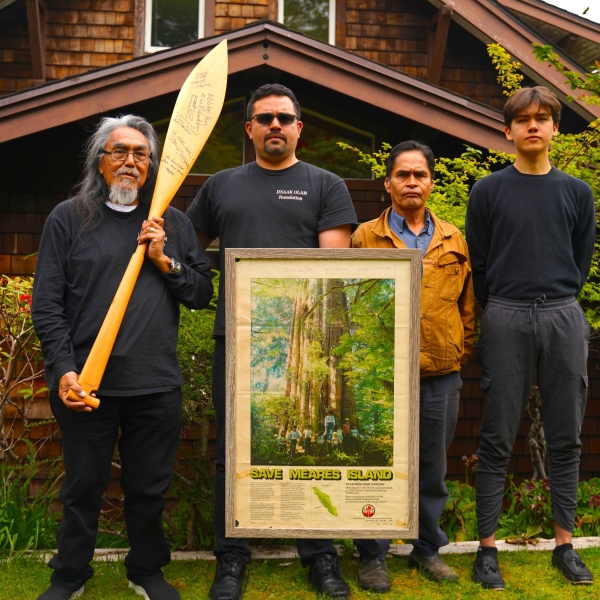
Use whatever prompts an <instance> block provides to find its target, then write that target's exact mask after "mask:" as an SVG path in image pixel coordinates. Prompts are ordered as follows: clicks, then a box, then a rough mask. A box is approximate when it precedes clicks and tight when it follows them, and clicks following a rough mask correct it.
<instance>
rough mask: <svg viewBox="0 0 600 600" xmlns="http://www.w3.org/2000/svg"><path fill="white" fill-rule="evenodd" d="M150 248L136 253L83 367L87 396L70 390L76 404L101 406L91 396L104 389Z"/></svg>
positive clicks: (81, 382) (82, 383) (82, 382)
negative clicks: (115, 347) (100, 388)
mask: <svg viewBox="0 0 600 600" xmlns="http://www.w3.org/2000/svg"><path fill="white" fill-rule="evenodd" d="M147 248H148V245H147V244H140V245H139V246H138V247H137V249H136V251H135V252H134V253H133V256H132V257H131V260H130V261H129V265H127V270H126V271H125V274H124V275H123V279H122V280H121V283H120V284H119V287H118V289H117V292H116V294H115V297H114V298H113V301H112V302H111V304H110V308H109V309H108V313H107V314H106V317H105V318H104V322H103V323H102V327H100V331H99V332H98V336H97V337H96V341H95V342H94V345H93V346H92V349H91V350H90V353H89V355H88V358H87V360H86V361H85V365H83V369H82V370H81V373H80V375H79V380H78V383H79V385H80V386H81V387H82V388H83V390H84V391H85V393H86V394H87V396H85V397H84V398H81V397H80V396H78V395H77V394H76V393H75V392H73V390H69V393H68V394H67V398H68V399H69V400H71V401H72V402H85V403H86V404H87V405H88V406H91V407H92V408H98V406H99V405H100V401H99V400H98V398H94V397H93V396H90V394H91V393H92V392H95V391H96V390H97V389H98V388H99V387H100V382H101V381H102V376H103V375H104V371H105V370H106V365H107V364H108V359H109V358H110V354H111V352H112V349H113V346H114V345H115V340H116V339H117V334H118V333H119V329H120V327H121V323H122V322H123V317H124V316H125V311H126V310H127V306H128V304H129V300H130V299H131V294H132V293H133V288H134V287H135V283H136V281H137V279H138V276H139V274H140V271H141V269H142V265H143V264H144V255H145V253H146V249H147Z"/></svg>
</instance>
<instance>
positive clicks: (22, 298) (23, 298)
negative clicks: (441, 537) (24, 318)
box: [19, 294, 31, 304]
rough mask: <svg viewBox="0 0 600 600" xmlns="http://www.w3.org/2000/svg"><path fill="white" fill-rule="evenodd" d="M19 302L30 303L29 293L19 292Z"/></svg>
mask: <svg viewBox="0 0 600 600" xmlns="http://www.w3.org/2000/svg"><path fill="white" fill-rule="evenodd" d="M19 302H27V304H31V295H30V294H21V295H20V296H19Z"/></svg>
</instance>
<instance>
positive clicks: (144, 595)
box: [129, 581, 150, 600]
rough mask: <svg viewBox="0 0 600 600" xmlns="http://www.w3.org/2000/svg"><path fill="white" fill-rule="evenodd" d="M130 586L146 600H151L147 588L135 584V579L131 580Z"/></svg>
mask: <svg viewBox="0 0 600 600" xmlns="http://www.w3.org/2000/svg"><path fill="white" fill-rule="evenodd" d="M129 587H130V588H131V589H132V590H133V591H134V592H135V593H136V594H139V595H140V596H142V597H143V598H144V600H150V598H149V597H148V594H146V590H145V589H144V588H143V587H142V586H141V585H135V583H133V581H130V582H129Z"/></svg>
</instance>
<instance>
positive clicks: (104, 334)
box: [67, 40, 227, 408]
mask: <svg viewBox="0 0 600 600" xmlns="http://www.w3.org/2000/svg"><path fill="white" fill-rule="evenodd" d="M226 86H227V40H223V41H222V42H221V43H220V44H219V45H218V46H216V47H215V48H213V49H212V50H211V51H210V52H209V53H208V54H207V55H206V56H205V57H204V58H203V59H202V60H201V61H200V63H199V64H198V66H197V67H196V68H195V69H194V70H193V71H192V72H191V73H190V75H189V77H188V78H187V79H186V80H185V83H184V84H183V86H182V88H181V91H180V92H179V96H177V102H176V103H175V108H174V109H173V115H172V117H171V122H170V123H169V129H168V131H167V138H166V140H165V144H164V148H163V153H162V157H161V160H160V166H159V168H158V174H157V177H156V188H155V189H154V195H153V196H152V204H151V205H150V212H149V214H148V218H151V217H161V216H162V214H163V213H164V212H165V210H166V209H167V207H168V206H169V204H170V203H171V200H172V199H173V196H175V194H176V192H177V190H178V189H179V187H180V186H181V184H182V183H183V180H184V179H185V177H186V175H187V174H188V173H189V170H190V169H191V167H192V165H193V164H194V162H195V160H196V158H198V155H199V154H200V151H201V150H202V148H203V147H204V144H205V143H206V140H207V139H208V136H209V135H210V134H211V132H212V130H213V128H214V126H215V123H216V122H217V119H218V118H219V114H220V113H221V108H222V107H223V101H224V100H225V88H226ZM147 247H148V246H147V244H142V245H139V246H138V247H137V249H136V251H135V253H134V254H133V256H132V257H131V260H130V261H129V265H128V267H127V270H126V271H125V275H123V279H122V280H121V283H120V284H119V288H118V289H117V292H116V294H115V297H114V298H113V301H112V303H111V305H110V308H109V309H108V313H107V315H106V317H105V318H104V322H103V323H102V327H101V328H100V331H99V332H98V336H97V337H96V341H95V342H94V345H93V346H92V349H91V350H90V354H89V356H88V358H87V361H86V362H85V365H84V366H83V369H82V370H81V374H80V375H79V381H78V383H79V385H80V386H81V387H82V388H83V390H84V391H85V393H86V396H85V397H83V398H82V397H80V396H78V395H77V394H76V393H75V392H74V391H73V390H69V393H68V394H67V398H68V399H69V400H71V401H72V402H85V404H87V405H88V406H91V407H92V408H98V406H99V405H100V400H98V398H94V397H93V396H91V395H90V394H91V393H92V392H94V391H96V390H97V389H98V388H99V387H100V381H101V380H102V376H103V375H104V370H105V369H106V364H107V363H108V359H109V358H110V353H111V352H112V349H113V346H114V344H115V340H116V338H117V334H118V333H119V328H120V327H121V322H122V321H123V317H124V316H125V311H126V310H127V305H128V304H129V299H130V298H131V294H132V292H133V288H134V287H135V283H136V281H137V278H138V275H139V273H140V270H141V268H142V264H143V263H144V255H145V254H146V249H147Z"/></svg>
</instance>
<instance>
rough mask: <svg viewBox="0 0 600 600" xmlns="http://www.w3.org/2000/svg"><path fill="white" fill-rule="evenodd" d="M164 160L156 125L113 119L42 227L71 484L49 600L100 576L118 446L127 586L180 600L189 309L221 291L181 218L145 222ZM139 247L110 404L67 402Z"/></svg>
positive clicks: (105, 392) (66, 488) (50, 336)
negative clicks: (175, 558) (184, 322)
mask: <svg viewBox="0 0 600 600" xmlns="http://www.w3.org/2000/svg"><path fill="white" fill-rule="evenodd" d="M159 159H160V155H159V148H158V138H157V136H156V133H155V132H154V130H153V129H152V126H151V125H150V124H149V123H148V122H147V121H145V120H144V119H142V118H141V117H136V116H133V115H125V116H122V117H119V118H118V119H112V118H105V119H102V121H101V122H100V124H99V126H98V129H97V130H96V132H95V133H94V134H93V135H92V137H91V138H90V140H89V142H88V146H87V157H86V163H85V170H84V176H83V179H82V182H81V183H80V185H79V186H78V189H77V194H76V196H75V197H73V198H71V199H69V200H66V201H65V202H62V203H61V204H59V205H58V206H57V207H56V208H55V209H54V210H53V211H52V212H51V213H50V215H49V217H48V220H47V221H46V223H45V225H44V231H43V233H42V239H41V243H40V250H39V255H38V262H37V268H36V273H35V283H34V288H33V306H32V318H33V324H34V327H35V331H36V333H37V335H38V336H39V338H40V340H41V344H42V351H43V355H44V363H45V367H46V379H47V382H48V387H49V388H50V405H51V407H52V412H53V413H54V416H55V417H56V420H57V422H58V425H59V427H60V430H61V433H62V440H63V454H64V461H65V478H64V481H63V484H62V487H61V491H60V498H61V500H62V501H63V518H62V521H61V523H60V526H59V528H58V535H57V546H58V554H57V555H56V556H54V557H53V558H52V560H51V561H50V563H49V565H48V566H49V567H51V568H52V569H53V570H54V572H53V573H52V575H51V578H50V580H51V584H52V585H51V586H50V587H49V588H48V589H47V590H46V591H45V592H44V593H42V595H41V596H39V600H68V599H69V598H76V597H79V596H80V595H81V594H82V593H83V588H84V584H85V582H86V581H87V580H88V579H90V578H91V577H92V575H93V574H94V570H93V568H92V567H91V566H90V564H89V563H90V561H91V560H92V558H93V555H94V547H95V543H96V534H97V531H98V517H99V515H100V509H101V507H102V494H103V493H104V490H105V489H106V486H107V485H108V482H109V479H110V471H111V463H112V458H113V454H114V449H115V444H116V443H117V442H118V446H119V454H120V458H121V486H122V488H123V491H124V493H125V521H126V523H127V535H128V537H129V543H130V545H131V550H130V552H129V553H128V555H127V557H126V558H125V567H126V569H127V578H128V579H129V582H130V584H129V585H130V587H132V588H133V589H134V590H135V591H136V592H137V593H138V594H140V595H142V596H144V598H146V599H150V600H177V599H178V598H179V593H178V592H177V590H176V589H175V588H174V587H173V586H172V585H171V584H169V583H167V582H166V581H165V580H164V579H163V574H162V571H161V568H162V567H163V566H165V565H167V564H168V563H169V561H170V551H169V547H168V546H167V543H166V540H165V536H164V532H163V528H162V523H161V514H162V512H163V506H164V501H163V494H164V493H165V492H166V490H167V488H168V486H169V483H170V481H171V475H172V472H173V466H174V461H175V453H176V451H177V446H178V442H179V434H180V431H181V384H182V383H183V380H182V377H181V372H180V370H179V364H178V361H177V353H176V346H177V333H178V324H179V304H180V303H181V304H183V305H185V306H187V307H188V308H203V307H204V306H206V305H207V304H208V303H209V301H210V299H211V297H212V292H213V288H212V281H211V277H210V263H209V260H208V257H207V256H206V254H205V253H204V251H203V250H202V248H201V247H200V245H199V244H198V240H197V238H196V234H195V232H194V228H193V227H192V224H191V223H190V221H189V219H188V218H187V217H186V216H185V215H184V214H183V213H181V212H179V211H178V210H175V209H173V208H168V209H167V211H166V213H165V218H164V219H159V218H152V219H148V211H149V208H150V200H151V198H152V192H153V189H154V182H155V179H156V173H157V169H158V164H159ZM165 229H166V230H167V231H168V234H169V235H168V237H169V239H168V242H167V237H166V235H165ZM142 243H148V250H147V252H146V259H147V260H145V261H144V265H143V266H142V270H141V272H140V275H139V278H138V281H137V284H136V287H135V289H134V291H133V295H132V297H131V300H130V302H129V306H128V307H127V312H126V313H125V317H124V319H123V323H122V325H121V329H120V331H119V335H118V336H117V339H116V342H115V345H114V348H113V350H112V353H111V356H110V359H109V361H108V365H107V367H106V372H105V374H104V377H103V379H102V383H101V387H100V389H99V390H98V392H97V394H98V396H99V397H100V398H101V403H100V406H99V408H98V409H97V410H95V411H93V412H92V409H91V408H90V407H89V406H87V405H86V404H84V403H83V402H72V401H70V400H69V399H68V398H67V394H68V392H69V390H73V391H74V392H75V393H76V394H77V395H78V396H80V397H85V395H86V394H85V392H84V391H83V390H82V389H81V387H80V386H79V384H78V382H77V380H78V374H79V373H80V371H81V368H82V367H83V365H84V363H85V361H86V359H87V357H88V354H89V352H90V349H91V347H92V344H93V343H94V341H95V339H96V335H97V334H98V331H99V329H100V326H101V325H102V322H103V320H104V317H105V316H106V313H107V312H108V309H109V307H110V304H111V302H112V299H113V297H114V295H115V292H116V291H117V288H118V286H119V283H120V282H121V278H122V277H123V274H124V272H125V269H126V267H127V264H128V263H129V260H130V258H131V255H132V253H133V252H134V251H135V249H136V247H137V245H138V244H142ZM165 244H166V245H165ZM119 430H120V435H119Z"/></svg>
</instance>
